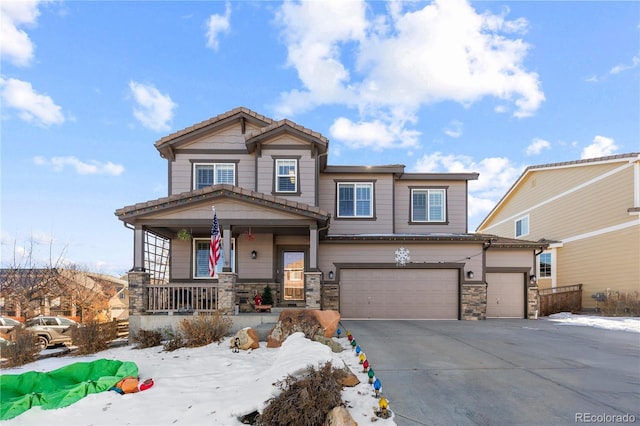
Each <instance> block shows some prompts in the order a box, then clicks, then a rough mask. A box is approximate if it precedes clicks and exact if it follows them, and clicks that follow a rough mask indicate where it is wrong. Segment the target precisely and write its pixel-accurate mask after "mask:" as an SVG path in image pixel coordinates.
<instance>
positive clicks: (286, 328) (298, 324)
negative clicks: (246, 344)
mask: <svg viewBox="0 0 640 426" xmlns="http://www.w3.org/2000/svg"><path fill="white" fill-rule="evenodd" d="M339 322H340V313H339V312H337V311H320V310H317V309H287V310H284V311H282V312H280V317H279V318H278V322H277V323H276V326H275V327H274V328H273V330H271V333H269V338H268V340H267V347H268V348H278V347H280V346H281V345H282V342H284V341H285V340H286V339H287V337H289V336H290V335H292V334H293V333H297V332H302V333H304V335H305V337H307V338H308V339H311V340H313V339H314V337H315V336H316V335H321V336H324V337H328V338H330V337H332V336H333V335H334V334H335V332H336V330H337V328H338V323H339Z"/></svg>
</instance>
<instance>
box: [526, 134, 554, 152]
mask: <svg viewBox="0 0 640 426" xmlns="http://www.w3.org/2000/svg"><path fill="white" fill-rule="evenodd" d="M543 149H551V143H549V141H546V140H544V139H539V138H536V139H534V140H533V141H532V142H531V144H529V146H528V147H527V155H528V156H531V155H538V154H540V153H541V152H542V150H543Z"/></svg>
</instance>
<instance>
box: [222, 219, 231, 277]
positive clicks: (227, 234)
mask: <svg viewBox="0 0 640 426" xmlns="http://www.w3.org/2000/svg"><path fill="white" fill-rule="evenodd" d="M222 248H223V250H224V265H222V271H223V272H231V226H227V227H226V228H224V229H223V230H222Z"/></svg>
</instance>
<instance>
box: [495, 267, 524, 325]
mask: <svg viewBox="0 0 640 426" xmlns="http://www.w3.org/2000/svg"><path fill="white" fill-rule="evenodd" d="M524 312H525V283H524V275H523V274H522V273H489V274H487V317H488V318H524Z"/></svg>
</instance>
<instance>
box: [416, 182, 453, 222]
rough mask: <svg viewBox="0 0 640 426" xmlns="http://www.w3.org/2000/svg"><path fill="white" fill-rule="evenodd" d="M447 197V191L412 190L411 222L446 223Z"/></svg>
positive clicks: (430, 189)
mask: <svg viewBox="0 0 640 426" xmlns="http://www.w3.org/2000/svg"><path fill="white" fill-rule="evenodd" d="M446 197H447V191H446V190H445V189H432V188H429V189H427V188H425V189H412V190H411V222H445V221H446V220H447V211H446V205H447V203H446Z"/></svg>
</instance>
